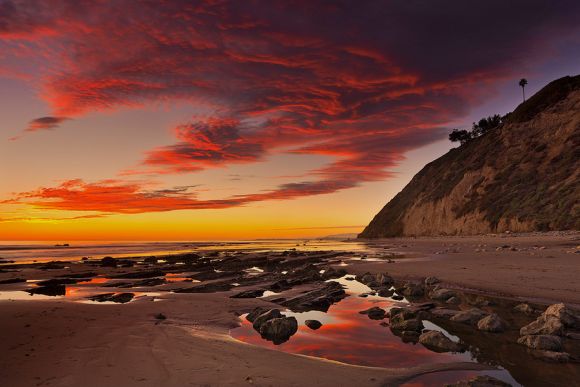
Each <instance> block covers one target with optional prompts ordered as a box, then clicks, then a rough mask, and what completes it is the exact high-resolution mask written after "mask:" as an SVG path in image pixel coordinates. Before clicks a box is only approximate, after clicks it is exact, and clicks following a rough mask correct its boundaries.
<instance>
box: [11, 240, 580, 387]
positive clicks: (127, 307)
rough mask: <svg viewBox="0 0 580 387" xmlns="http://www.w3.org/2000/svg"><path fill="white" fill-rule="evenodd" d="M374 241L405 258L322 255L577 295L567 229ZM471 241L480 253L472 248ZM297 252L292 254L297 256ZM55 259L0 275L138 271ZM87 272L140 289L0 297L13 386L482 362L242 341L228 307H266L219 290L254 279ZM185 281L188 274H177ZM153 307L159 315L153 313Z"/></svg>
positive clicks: (379, 379)
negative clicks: (364, 360) (207, 288)
mask: <svg viewBox="0 0 580 387" xmlns="http://www.w3.org/2000/svg"><path fill="white" fill-rule="evenodd" d="M373 243H374V242H373ZM378 243H379V244H381V245H385V246H386V247H387V248H385V249H384V251H385V253H386V254H389V255H390V254H391V253H392V252H401V253H404V254H405V256H406V258H401V259H394V262H393V263H386V262H388V261H384V260H382V261H366V260H358V258H357V259H355V260H347V259H346V258H344V257H343V256H339V257H336V258H332V259H329V262H334V264H335V265H337V264H338V263H339V262H341V261H342V262H348V266H345V268H346V270H347V271H348V272H349V273H358V272H365V271H377V272H378V271H382V272H384V271H387V272H389V273H390V274H392V275H393V276H401V277H409V278H419V277H426V276H431V275H435V276H437V277H439V278H440V279H441V280H442V281H444V282H448V283H450V284H451V285H454V286H457V287H464V288H470V289H478V290H481V291H487V292H493V293H500V294H503V295H510V296H515V297H522V298H525V299H536V300H537V299H543V300H545V301H546V302H559V301H562V300H564V301H567V302H571V303H577V304H580V299H579V298H578V294H579V290H580V284H579V282H578V281H576V279H577V278H578V275H579V274H580V272H579V265H577V260H578V259H580V254H577V253H575V252H574V251H575V248H576V246H577V244H578V236H577V235H576V234H571V235H565V236H554V235H549V236H531V237H520V236H509V237H506V236H496V237H479V238H424V239H412V238H405V239H390V240H386V241H380V242H378ZM480 245H485V247H482V246H480ZM496 245H497V246H496ZM506 245H510V248H511V246H514V247H516V248H519V249H521V251H512V250H511V249H508V248H504V249H502V251H496V247H498V246H506ZM534 245H536V248H534ZM478 246H479V247H478ZM542 246H544V247H545V248H541V247H542ZM476 249H487V250H488V251H486V252H482V251H480V252H475V250H476ZM455 251H459V252H455ZM435 253H439V254H435ZM357 254H358V255H360V253H357ZM296 255H298V259H300V254H296ZM249 257H250V258H251V255H250V256H249ZM240 259H242V260H243V259H247V257H246V256H241V258H240ZM66 265H67V266H66V267H68V268H62V269H54V270H40V269H39V268H37V267H29V268H24V269H22V268H20V269H16V270H18V271H8V272H3V273H0V281H2V280H5V279H9V278H16V277H19V278H22V277H24V278H26V279H48V278H55V277H59V276H62V275H69V276H70V275H71V274H73V275H74V274H78V273H82V272H88V271H94V272H97V274H98V275H100V276H104V277H110V276H111V275H114V274H117V273H119V272H129V273H131V272H135V271H141V270H143V267H132V268H107V267H98V266H91V267H85V266H83V264H70V265H69V264H66ZM148 267H149V268H150V267H151V265H148ZM164 267H166V270H173V271H178V270H177V269H178V268H177V269H176V270H174V268H171V269H170V267H172V265H170V264H167V266H164ZM464 267H465V268H466V269H464ZM218 277H219V276H218ZM245 277H250V276H249V275H246V276H245ZM177 278H180V279H181V277H177ZM522 278H525V279H527V281H526V282H524V280H523V279H522ZM117 281H119V282H122V281H125V280H122V279H119V280H117ZM133 281H134V280H133ZM212 281H219V279H218V280H212ZM212 281H208V282H210V283H211V282H212ZM92 282H93V283H92V284H89V285H87V289H91V290H92V291H93V292H95V293H104V292H107V291H123V292H135V294H136V295H137V296H139V292H144V293H147V294H149V295H147V294H145V295H141V296H140V297H137V298H136V299H134V301H132V302H129V303H126V304H111V303H105V304H96V303H90V304H89V303H85V302H79V301H81V300H85V299H86V296H87V294H88V293H85V292H84V290H83V289H84V288H83V286H78V287H76V288H75V286H71V287H70V288H69V287H67V296H65V297H63V298H57V299H54V300H53V299H49V300H39V301H35V300H34V297H31V299H27V300H15V301H10V300H0V316H1V317H0V354H1V355H0V384H2V385H8V386H16V387H18V386H77V385H84V386H105V385H106V386H116V385H126V386H187V385H191V386H240V385H260V386H299V385H300V386H302V385H316V386H352V385H357V386H382V385H385V386H391V385H392V386H396V385H400V384H402V383H403V382H405V381H408V380H411V379H412V378H413V377H414V376H417V375H421V374H423V373H429V372H432V371H443V370H450V369H456V370H470V369H489V368H490V367H489V366H485V365H479V364H477V363H449V364H437V365H428V366H423V367H414V368H373V367H362V366H355V365H350V364H345V363H340V362H335V361H328V360H324V359H321V358H316V357H308V356H302V355H296V354H291V353H285V352H282V351H277V350H270V349H267V348H264V347H261V346H255V345H250V344H246V343H242V342H240V341H237V340H234V339H233V338H232V337H231V336H230V330H231V329H232V328H235V327H237V326H239V324H240V320H239V318H238V317H237V316H238V315H239V314H242V313H247V312H249V311H251V310H252V309H253V308H254V307H256V306H267V307H277V305H275V304H272V303H270V302H268V301H267V300H263V299H256V298H248V299H236V298H230V296H231V295H232V294H235V293H236V291H237V290H245V289H251V288H255V286H250V285H248V286H247V287H240V288H239V289H236V288H234V289H231V290H229V291H222V292H210V293H170V292H167V291H168V290H171V289H178V288H182V287H184V286H185V285H184V283H182V282H179V281H175V282H170V283H165V284H163V285H161V286H149V287H148V286H144V287H139V288H129V289H117V288H113V289H111V288H98V289H96V290H95V289H93V287H95V286H100V285H101V284H99V283H98V282H99V281H98V280H97V281H92ZM191 285H195V283H191V282H188V283H187V286H191ZM30 286H31V283H15V284H6V285H0V292H2V291H11V290H13V291H19V290H20V289H23V288H27V287H30ZM303 286H304V288H302V287H297V288H296V289H294V290H293V291H294V292H296V293H300V292H301V291H304V289H308V287H309V286H311V285H308V284H306V285H303ZM75 292H76V293H75ZM151 292H155V293H154V294H155V295H151ZM69 293H70V294H69ZM89 293H90V292H89ZM24 294H25V293H24ZM75 297H77V298H75ZM154 300H160V301H154ZM159 313H161V314H163V315H164V316H166V317H167V318H166V319H164V320H159V319H157V318H156V315H158V314H159Z"/></svg>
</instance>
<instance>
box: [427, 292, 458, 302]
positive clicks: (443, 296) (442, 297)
mask: <svg viewBox="0 0 580 387" xmlns="http://www.w3.org/2000/svg"><path fill="white" fill-rule="evenodd" d="M429 297H431V298H432V299H434V300H438V301H447V300H448V299H450V298H451V297H457V293H456V292H455V291H453V290H449V289H436V290H434V291H432V292H431V294H429Z"/></svg>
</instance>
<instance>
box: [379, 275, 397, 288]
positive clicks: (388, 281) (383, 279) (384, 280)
mask: <svg viewBox="0 0 580 387" xmlns="http://www.w3.org/2000/svg"><path fill="white" fill-rule="evenodd" d="M375 281H376V282H378V283H379V284H380V286H389V287H390V286H393V284H394V283H395V280H393V277H391V276H390V275H388V274H387V273H378V274H377V275H376V276H375Z"/></svg>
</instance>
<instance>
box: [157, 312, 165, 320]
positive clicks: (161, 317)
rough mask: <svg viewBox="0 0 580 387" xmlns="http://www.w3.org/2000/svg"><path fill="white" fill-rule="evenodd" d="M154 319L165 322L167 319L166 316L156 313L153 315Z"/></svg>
mask: <svg viewBox="0 0 580 387" xmlns="http://www.w3.org/2000/svg"><path fill="white" fill-rule="evenodd" d="M155 318H156V319H157V320H166V319H167V317H166V316H165V315H164V314H163V313H157V314H156V315H155Z"/></svg>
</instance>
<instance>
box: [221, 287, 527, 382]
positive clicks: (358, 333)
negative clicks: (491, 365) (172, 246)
mask: <svg viewBox="0 0 580 387" xmlns="http://www.w3.org/2000/svg"><path fill="white" fill-rule="evenodd" d="M337 281H338V282H340V283H342V284H343V285H344V286H345V287H346V292H347V293H348V294H349V297H347V298H345V299H343V300H342V301H340V302H338V303H336V304H334V305H332V306H331V307H330V309H329V310H328V312H326V313H324V312H319V311H309V312H304V313H294V312H291V311H289V310H286V311H283V314H285V315H286V316H294V317H295V318H296V319H297V320H298V324H299V327H298V332H297V333H296V334H295V335H294V336H292V337H291V338H290V340H289V341H287V342H285V343H282V344H280V345H275V344H274V343H272V342H270V341H267V340H265V339H263V338H262V337H261V336H260V334H259V333H258V332H256V331H255V330H254V329H253V328H252V324H251V323H250V322H249V321H247V320H246V319H245V315H243V316H241V326H240V327H239V328H236V329H233V330H232V331H231V335H232V336H233V337H234V338H235V339H237V340H240V341H243V342H246V343H250V344H254V345H259V346H263V347H267V348H270V349H275V350H279V351H284V352H290V353H298V354H303V355H309V356H315V357H320V358H325V359H330V360H336V361H340V362H344V363H349V364H356V365H364V366H373V367H386V368H400V367H413V366H419V365H422V364H436V363H450V362H465V361H468V362H476V360H475V358H474V356H473V355H472V353H471V352H464V353H436V352H432V351H430V350H428V349H427V348H425V347H423V345H421V344H414V343H405V342H403V341H402V340H401V338H400V337H398V336H396V335H395V334H394V333H393V332H391V330H390V329H389V327H388V326H383V325H381V322H382V320H378V321H377V320H371V319H369V318H368V317H367V316H366V315H363V314H360V313H359V312H360V311H363V310H366V309H368V308H371V307H373V306H378V307H380V308H383V309H385V310H389V309H390V308H392V307H393V306H400V305H404V304H406V303H407V302H406V301H405V300H404V301H395V300H392V299H390V298H384V297H379V296H372V295H371V296H368V297H365V298H361V297H358V295H359V294H362V293H367V292H370V291H371V289H370V288H368V287H367V286H365V285H363V284H362V283H360V282H358V281H348V280H346V277H343V278H341V279H339V280H337ZM305 320H318V321H320V322H321V323H322V324H323V325H322V327H321V328H319V329H318V330H312V329H310V328H308V327H307V326H306V325H304V321H305ZM385 321H386V320H385ZM424 325H425V328H426V329H435V330H439V331H441V332H443V333H444V334H445V335H447V336H448V337H449V338H451V339H452V340H454V341H459V337H457V336H454V335H453V334H451V333H449V332H447V331H446V330H445V329H443V328H442V327H440V326H438V325H436V324H434V323H433V322H430V321H425V322H424ZM446 374H447V376H446V377H447V378H451V379H453V380H459V379H460V378H461V376H464V375H476V374H477V372H473V371H471V372H462V373H461V375H460V374H457V375H455V376H454V375H453V374H452V373H446ZM493 374H494V376H496V377H498V378H500V379H502V380H505V381H507V382H509V383H511V384H512V385H514V386H519V384H518V383H517V382H516V381H515V380H514V379H513V378H512V377H511V375H510V374H509V373H508V372H507V371H506V370H498V371H493ZM437 378H439V379H441V378H444V376H441V375H438V376H429V377H423V381H421V380H419V381H417V382H416V383H419V384H414V385H413V384H409V386H412V385H413V386H423V385H425V386H426V385H440V384H437V382H435V381H434V379H437ZM442 380H443V379H442Z"/></svg>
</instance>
